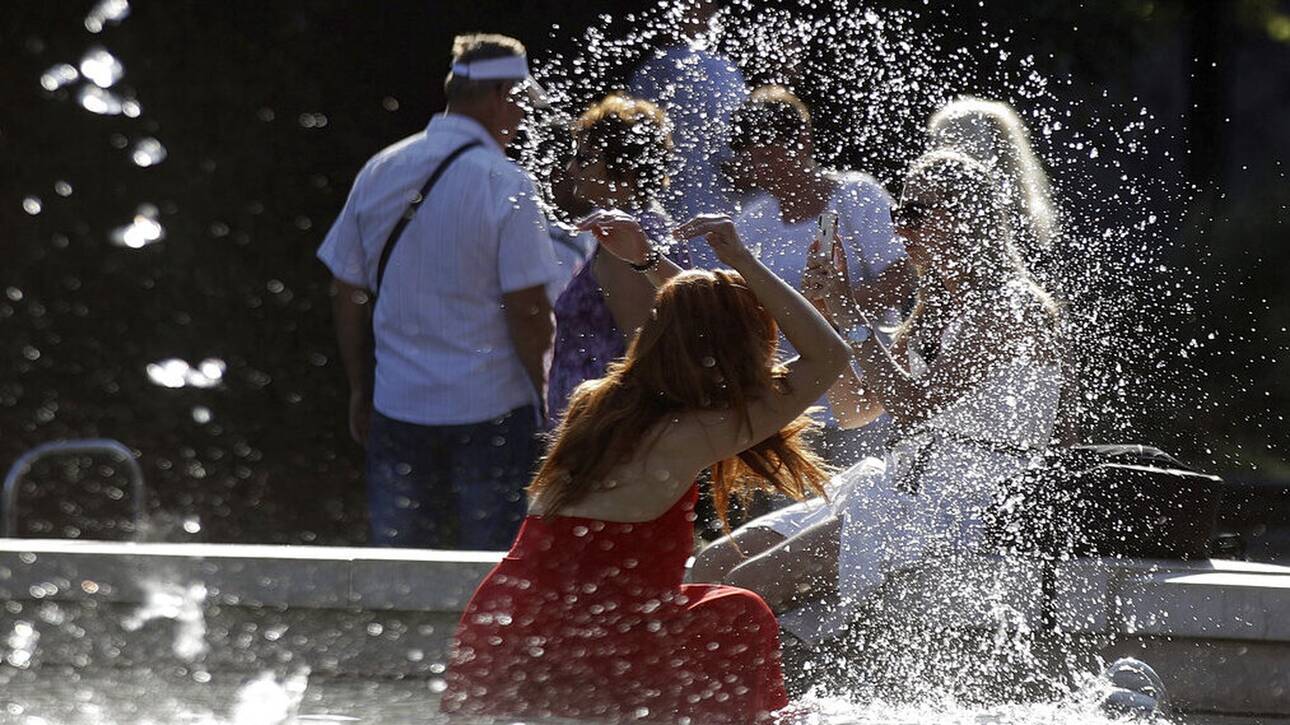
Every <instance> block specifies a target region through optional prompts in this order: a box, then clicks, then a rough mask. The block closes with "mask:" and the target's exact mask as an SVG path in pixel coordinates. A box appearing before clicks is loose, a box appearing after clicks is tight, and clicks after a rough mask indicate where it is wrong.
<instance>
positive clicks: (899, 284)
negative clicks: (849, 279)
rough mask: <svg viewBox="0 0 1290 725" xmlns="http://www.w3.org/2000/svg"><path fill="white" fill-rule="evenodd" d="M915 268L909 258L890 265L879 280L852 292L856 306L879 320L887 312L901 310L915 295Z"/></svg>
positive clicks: (879, 276)
mask: <svg viewBox="0 0 1290 725" xmlns="http://www.w3.org/2000/svg"><path fill="white" fill-rule="evenodd" d="M915 283H916V278H915V275H914V266H913V264H912V263H911V262H910V261H909V259H908V258H905V259H900V260H898V261H896V262H893V263H892V264H890V265H888V267H887V268H886V269H884V270H883V271H882V272H881V273H880V274H879V275H878V278H877V279H875V280H873V281H872V282H869V283H867V284H863V285H861V286H858V287H856V288H855V289H854V290H852V294H853V297H854V299H855V303H856V305H857V306H858V307H859V308H860V310H862V311H863V312H864V313H865V314H867V315H869V316H870V317H872V318H874V319H879V318H881V317H882V314H883V312H884V311H885V310H899V309H901V308H902V307H904V305H905V304H906V303H907V302H908V301H909V298H910V297H912V296H913V294H914V286H915Z"/></svg>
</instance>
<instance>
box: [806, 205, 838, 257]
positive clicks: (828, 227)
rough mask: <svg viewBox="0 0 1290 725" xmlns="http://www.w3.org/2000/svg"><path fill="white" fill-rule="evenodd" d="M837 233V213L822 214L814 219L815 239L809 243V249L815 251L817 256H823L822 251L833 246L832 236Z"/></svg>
mask: <svg viewBox="0 0 1290 725" xmlns="http://www.w3.org/2000/svg"><path fill="white" fill-rule="evenodd" d="M835 233H837V212H828V210H826V212H824V213H823V214H820V215H819V218H818V219H815V239H814V241H813V243H811V249H814V250H817V253H818V254H824V250H826V249H829V246H831V245H832V244H833V235H835Z"/></svg>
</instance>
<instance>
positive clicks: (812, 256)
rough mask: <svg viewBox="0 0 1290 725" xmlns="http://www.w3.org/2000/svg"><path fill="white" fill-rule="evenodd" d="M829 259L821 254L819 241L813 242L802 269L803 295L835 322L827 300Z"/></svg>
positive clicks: (830, 320) (829, 272)
mask: <svg viewBox="0 0 1290 725" xmlns="http://www.w3.org/2000/svg"><path fill="white" fill-rule="evenodd" d="M830 274H832V272H831V270H830V269H829V264H828V260H827V259H825V257H824V256H823V255H822V254H820V243H819V241H814V242H811V249H810V252H809V253H808V254H807V255H806V266H805V267H804V268H803V269H802V296H803V297H805V298H806V299H808V300H810V302H811V304H813V305H815V309H817V310H819V311H820V314H822V315H824V316H825V318H828V319H829V322H830V323H833V322H834V320H833V319H832V316H833V315H832V312H831V311H830V310H829V307H828V305H827V304H826V302H825V298H826V297H827V295H828V290H829V276H830Z"/></svg>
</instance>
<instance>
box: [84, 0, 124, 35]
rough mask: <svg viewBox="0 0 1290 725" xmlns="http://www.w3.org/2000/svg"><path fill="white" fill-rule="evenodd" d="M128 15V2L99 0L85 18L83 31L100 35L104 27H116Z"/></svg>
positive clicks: (122, 0)
mask: <svg viewBox="0 0 1290 725" xmlns="http://www.w3.org/2000/svg"><path fill="white" fill-rule="evenodd" d="M129 15H130V2H129V0H99V3H98V4H97V5H95V6H94V8H93V9H91V10H90V12H89V14H88V15H86V16H85V29H86V30H88V31H90V32H91V33H101V32H103V28H104V27H105V26H106V25H109V24H110V25H116V24H118V23H120V22H121V21H122V20H125V19H126V18H127V17H129Z"/></svg>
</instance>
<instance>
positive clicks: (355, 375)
mask: <svg viewBox="0 0 1290 725" xmlns="http://www.w3.org/2000/svg"><path fill="white" fill-rule="evenodd" d="M370 299H371V296H370V295H369V294H368V293H367V291H366V290H364V289H362V288H360V287H355V286H354V285H351V284H348V283H346V282H342V281H340V280H335V281H334V282H333V283H332V311H333V314H334V316H335V318H336V342H337V344H338V345H339V347H340V359H341V364H342V365H343V366H344V368H345V378H346V380H348V381H349V388H350V391H351V392H363V393H370V391H371V389H372V373H373V370H372V367H373V359H372V310H371V304H370V303H369V302H370Z"/></svg>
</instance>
